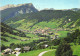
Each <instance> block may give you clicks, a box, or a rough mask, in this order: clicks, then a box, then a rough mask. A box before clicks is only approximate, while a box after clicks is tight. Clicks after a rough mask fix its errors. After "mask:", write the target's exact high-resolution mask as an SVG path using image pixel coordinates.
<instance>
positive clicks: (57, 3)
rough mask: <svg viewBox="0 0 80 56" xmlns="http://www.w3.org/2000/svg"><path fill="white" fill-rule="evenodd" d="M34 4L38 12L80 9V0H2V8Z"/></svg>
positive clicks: (0, 2) (0, 3)
mask: <svg viewBox="0 0 80 56" xmlns="http://www.w3.org/2000/svg"><path fill="white" fill-rule="evenodd" d="M24 3H32V4H33V5H34V6H35V8H37V9H38V10H41V9H44V8H54V9H71V8H80V0H0V7H2V6H5V5H7V4H16V5H17V4H24Z"/></svg>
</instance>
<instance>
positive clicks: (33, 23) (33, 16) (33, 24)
mask: <svg viewBox="0 0 80 56" xmlns="http://www.w3.org/2000/svg"><path fill="white" fill-rule="evenodd" d="M5 23H6V24H8V25H10V26H11V27H14V28H17V29H22V30H28V29H29V30H30V29H37V28H44V27H50V28H59V27H63V28H76V27H78V26H80V24H79V23H80V13H77V12H75V11H71V10H67V11H63V10H42V11H39V12H36V13H28V14H23V15H20V16H16V17H14V18H10V19H8V20H6V21H5Z"/></svg>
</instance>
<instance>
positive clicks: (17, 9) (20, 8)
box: [0, 3, 38, 22]
mask: <svg viewBox="0 0 80 56" xmlns="http://www.w3.org/2000/svg"><path fill="white" fill-rule="evenodd" d="M0 10H1V15H2V20H1V21H2V22H3V21H5V20H6V19H8V18H12V17H15V16H17V15H20V14H26V13H31V12H37V11H38V10H37V9H36V8H35V7H34V6H33V4H32V3H27V4H18V5H13V4H12V5H6V6H3V7H1V9H0Z"/></svg>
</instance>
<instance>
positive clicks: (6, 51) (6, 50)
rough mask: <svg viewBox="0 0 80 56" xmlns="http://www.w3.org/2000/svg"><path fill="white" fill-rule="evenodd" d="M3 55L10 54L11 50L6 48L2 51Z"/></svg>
mask: <svg viewBox="0 0 80 56" xmlns="http://www.w3.org/2000/svg"><path fill="white" fill-rule="evenodd" d="M4 53H8V54H12V49H10V48H7V49H5V50H4Z"/></svg>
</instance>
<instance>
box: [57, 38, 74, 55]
mask: <svg viewBox="0 0 80 56" xmlns="http://www.w3.org/2000/svg"><path fill="white" fill-rule="evenodd" d="M72 53H73V52H72V49H71V47H70V45H69V44H68V43H67V42H66V41H65V40H61V42H60V44H59V46H58V48H57V50H56V56H72Z"/></svg>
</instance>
